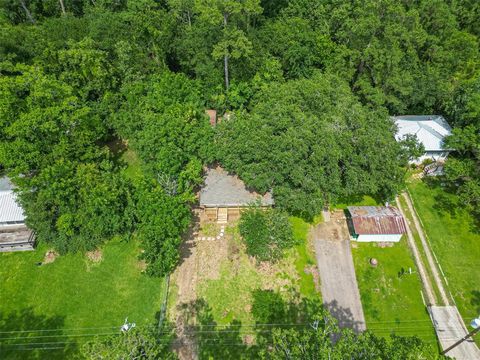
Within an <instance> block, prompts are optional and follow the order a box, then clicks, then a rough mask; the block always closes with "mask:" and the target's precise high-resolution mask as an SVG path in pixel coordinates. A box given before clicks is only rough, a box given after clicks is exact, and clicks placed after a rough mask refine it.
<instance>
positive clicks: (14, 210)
mask: <svg viewBox="0 0 480 360" xmlns="http://www.w3.org/2000/svg"><path fill="white" fill-rule="evenodd" d="M13 189H14V187H13V185H12V183H11V182H10V179H8V178H7V177H2V178H0V252H8V251H25V250H33V248H34V243H35V237H34V234H33V232H32V231H31V230H30V229H28V227H27V225H26V224H25V215H24V213H23V209H22V207H21V206H20V205H19V204H18V202H17V195H16V194H15V192H14V191H13Z"/></svg>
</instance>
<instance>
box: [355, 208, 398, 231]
mask: <svg viewBox="0 0 480 360" xmlns="http://www.w3.org/2000/svg"><path fill="white" fill-rule="evenodd" d="M348 211H349V212H350V215H351V217H352V224H353V228H354V230H355V233H356V234H358V235H367V234H370V235H380V234H405V233H406V232H407V228H406V225H405V219H404V218H403V216H402V214H401V213H400V211H398V209H397V208H394V207H392V206H349V207H348Z"/></svg>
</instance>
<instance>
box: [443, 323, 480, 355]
mask: <svg viewBox="0 0 480 360" xmlns="http://www.w3.org/2000/svg"><path fill="white" fill-rule="evenodd" d="M479 331H480V326H478V327H476V328H475V329H473V330H472V331H470V332H469V333H468V334H467V335H465V336H464V337H463V338H461V339H460V340H458V341H457V342H456V343H455V344H453V345H452V346H449V347H448V348H446V349H445V350H443V351H442V352H441V353H440V355H445V354H446V353H447V352H449V351H450V350H452V349H453V348H455V347H457V346H458V345H460V344H461V343H462V342H464V341H465V340H467V339H468V338H470V337H472V336H473V335H475V334H476V333H477V332H479Z"/></svg>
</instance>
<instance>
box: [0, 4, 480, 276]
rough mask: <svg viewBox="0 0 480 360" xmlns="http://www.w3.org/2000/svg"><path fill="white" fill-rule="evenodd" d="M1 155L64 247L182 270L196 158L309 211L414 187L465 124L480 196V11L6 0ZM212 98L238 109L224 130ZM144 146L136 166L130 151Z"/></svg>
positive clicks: (467, 185)
mask: <svg viewBox="0 0 480 360" xmlns="http://www.w3.org/2000/svg"><path fill="white" fill-rule="evenodd" d="M0 7H1V8H0V29H1V31H0V166H1V167H2V171H4V172H5V173H7V174H8V175H9V176H10V177H11V178H12V179H13V180H14V182H15V184H16V185H17V186H18V192H19V195H20V199H21V202H22V204H23V206H24V208H25V211H26V214H27V219H28V223H29V225H30V226H31V227H32V228H33V229H34V230H35V231H36V232H37V234H38V239H39V240H40V241H50V242H52V243H53V244H54V245H55V246H56V247H57V248H58V249H59V250H61V251H63V252H65V251H75V250H86V249H91V248H94V247H96V246H98V245H99V244H101V243H102V242H103V241H105V240H106V239H108V238H110V237H112V236H114V235H131V234H135V235H136V236H138V237H139V239H140V240H141V241H142V242H143V244H144V248H145V253H144V255H143V256H144V257H145V259H146V260H147V261H148V263H149V268H148V269H149V270H148V271H149V272H150V273H151V274H163V273H165V272H168V271H169V270H171V269H172V267H173V266H174V265H175V262H176V259H177V257H178V251H177V247H178V243H179V241H180V238H181V236H182V234H183V232H184V231H185V229H186V228H187V227H188V223H189V218H190V215H189V206H190V204H192V202H193V201H194V200H195V196H194V195H195V191H196V188H197V186H198V185H199V184H200V183H201V181H202V167H203V166H204V165H206V164H208V163H211V162H213V161H219V162H221V163H222V164H223V165H224V166H225V167H226V168H227V169H228V170H230V171H234V172H236V173H238V174H239V175H240V177H241V178H242V179H243V180H245V182H246V183H247V184H248V185H249V186H251V187H253V188H255V189H256V190H258V191H260V192H264V191H267V190H272V191H273V194H274V196H275V198H276V201H277V204H278V206H279V207H280V208H283V209H284V210H286V211H288V212H290V213H294V214H298V215H300V216H302V217H305V218H310V217H312V216H313V215H314V214H316V213H318V211H319V210H320V209H321V208H322V207H324V206H327V205H328V204H330V203H332V202H336V201H339V200H342V199H345V198H349V197H352V196H356V195H363V194H370V195H373V196H376V197H378V198H382V199H388V198H390V197H391V196H392V195H393V194H395V193H396V191H398V189H400V188H401V187H402V182H403V170H402V165H404V164H405V162H406V160H407V159H408V157H409V156H412V153H414V152H415V151H417V152H418V151H419V149H418V147H417V146H416V144H415V142H414V141H412V139H406V140H405V142H404V143H403V144H397V143H395V141H394V140H393V134H392V133H393V131H394V128H393V126H392V124H391V122H390V121H389V119H388V115H389V114H390V115H394V114H400V113H441V114H443V115H445V116H446V118H447V119H449V120H450V121H451V123H452V125H453V126H454V127H455V130H454V135H453V136H452V138H451V139H449V140H448V145H449V146H451V147H452V148H455V149H456V150H457V151H456V153H455V155H454V156H453V157H452V159H451V160H450V161H449V164H448V165H447V167H446V171H447V177H448V179H449V181H451V183H452V184H454V186H455V188H456V189H457V191H458V193H459V195H460V198H461V199H462V201H463V203H464V204H466V205H467V206H471V207H472V209H478V207H479V206H478V204H479V193H480V191H479V188H480V185H479V181H480V180H479V176H480V175H479V174H480V171H479V149H478V144H479V138H478V137H479V131H480V125H479V116H480V115H479V114H480V111H479V109H480V105H479V104H480V102H479V99H480V95H479V93H480V86H479V84H480V82H479V79H480V71H479V40H478V36H479V35H480V33H479V20H478V19H480V7H479V6H478V4H477V2H476V1H471V0H455V1H454V0H419V1H417V0H415V1H413V0H406V1H401V2H399V1H396V0H362V1H349V2H345V1H342V0H321V1H318V0H282V1H271V0H262V1H260V0H244V1H239V0H225V1H218V0H163V1H155V0H138V1H128V0H121V1H111V0H95V1H91V0H18V1H17V0H1V1H0ZM205 108H214V109H217V110H218V112H219V114H220V115H222V114H223V113H224V112H229V113H230V114H231V115H230V116H229V117H228V119H229V120H224V121H223V122H222V123H221V124H220V125H219V126H217V128H216V129H212V128H211V127H210V126H209V125H208V120H207V118H206V116H204V110H205ZM115 144H123V145H122V146H124V147H125V146H126V147H128V149H129V151H134V152H135V153H136V154H137V155H138V157H139V159H140V163H141V164H140V166H141V168H142V169H141V170H142V171H141V176H140V177H131V176H128V175H127V172H126V171H124V170H125V166H126V165H125V163H124V162H123V161H122V160H121V157H120V154H119V151H118V146H116V145H115Z"/></svg>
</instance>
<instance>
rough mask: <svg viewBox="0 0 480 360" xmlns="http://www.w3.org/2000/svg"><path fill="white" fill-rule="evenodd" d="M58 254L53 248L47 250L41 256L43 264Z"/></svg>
mask: <svg viewBox="0 0 480 360" xmlns="http://www.w3.org/2000/svg"><path fill="white" fill-rule="evenodd" d="M59 256H60V255H59V254H58V253H57V252H56V251H55V250H48V251H47V252H46V253H45V257H44V258H43V264H51V263H53V262H54V261H55V259H56V258H57V257H59Z"/></svg>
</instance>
